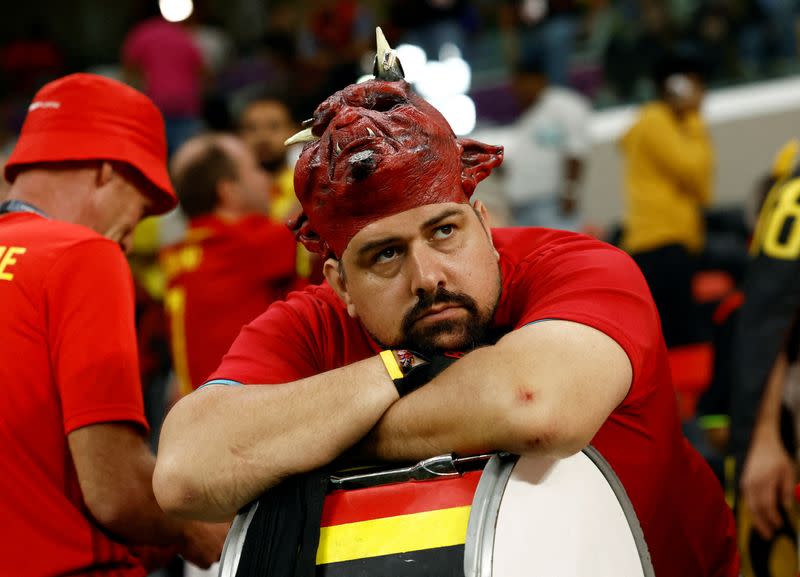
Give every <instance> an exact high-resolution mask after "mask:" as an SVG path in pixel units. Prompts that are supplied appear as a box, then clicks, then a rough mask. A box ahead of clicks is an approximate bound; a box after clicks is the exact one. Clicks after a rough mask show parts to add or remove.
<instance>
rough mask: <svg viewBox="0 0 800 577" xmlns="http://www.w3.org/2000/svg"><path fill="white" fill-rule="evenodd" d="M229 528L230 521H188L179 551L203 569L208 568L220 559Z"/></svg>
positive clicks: (182, 555)
mask: <svg viewBox="0 0 800 577" xmlns="http://www.w3.org/2000/svg"><path fill="white" fill-rule="evenodd" d="M229 528H230V523H202V522H200V521H190V522H188V523H187V524H186V529H185V532H184V538H183V546H182V547H181V549H180V551H179V553H180V555H181V557H183V558H184V559H186V560H187V561H189V562H191V563H193V564H195V565H197V566H198V567H200V568H201V569H207V568H208V567H210V566H211V564H212V563H215V562H216V561H219V558H220V555H222V545H223V544H224V543H225V537H226V535H227V534H228V529H229Z"/></svg>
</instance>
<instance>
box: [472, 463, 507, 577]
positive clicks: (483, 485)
mask: <svg viewBox="0 0 800 577" xmlns="http://www.w3.org/2000/svg"><path fill="white" fill-rule="evenodd" d="M518 459H519V457H518V456H517V455H511V454H509V453H500V454H496V455H494V456H492V458H491V459H489V462H488V463H486V466H485V467H484V468H483V474H482V475H481V478H480V481H478V487H477V488H476V489H475V495H474V496H473V498H472V508H471V510H470V514H469V521H468V522H467V537H466V541H465V543H464V575H465V577H489V576H490V575H491V574H492V560H493V554H494V535H495V530H496V528H497V517H498V515H499V514H500V502H501V501H502V499H503V493H504V492H505V488H506V485H507V484H508V480H509V479H510V478H511V473H512V472H513V470H514V465H516V463H517V460H518Z"/></svg>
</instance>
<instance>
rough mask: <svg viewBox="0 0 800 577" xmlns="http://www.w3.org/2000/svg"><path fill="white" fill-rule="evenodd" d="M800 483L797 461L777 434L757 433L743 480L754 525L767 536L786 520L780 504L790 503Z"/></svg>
mask: <svg viewBox="0 0 800 577" xmlns="http://www.w3.org/2000/svg"><path fill="white" fill-rule="evenodd" d="M796 484H797V473H796V471H795V466H794V462H793V461H792V458H791V457H790V456H789V454H788V453H787V452H786V449H784V447H783V444H782V443H781V441H780V439H779V438H777V437H775V436H774V435H770V436H765V437H754V439H753V444H752V445H751V447H750V451H749V452H748V454H747V458H746V459H745V463H744V468H743V470H742V479H741V482H740V485H741V489H742V494H743V495H744V499H745V503H746V504H747V508H748V509H749V510H750V515H751V517H752V519H753V527H754V528H755V530H756V531H758V534H759V535H761V536H762V537H763V538H764V539H769V538H771V537H772V534H773V533H774V532H775V531H776V530H777V529H778V528H779V527H780V526H781V525H782V524H783V519H782V518H781V512H780V507H781V506H784V507H787V506H788V505H789V504H790V503H791V501H792V498H793V495H794V488H795V485H796Z"/></svg>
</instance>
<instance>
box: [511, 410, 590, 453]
mask: <svg viewBox="0 0 800 577" xmlns="http://www.w3.org/2000/svg"><path fill="white" fill-rule="evenodd" d="M512 439H513V441H512V442H513V444H514V445H515V446H516V449H515V450H514V451H513V452H515V453H518V454H520V455H551V456H553V457H558V458H564V457H568V456H570V455H574V454H575V453H577V452H578V451H580V450H581V449H583V448H584V447H585V446H586V445H588V444H589V441H591V436H587V435H586V434H585V433H584V432H582V431H578V430H575V429H574V428H573V427H571V426H569V424H568V423H566V422H564V420H562V419H557V418H555V417H550V416H545V415H541V414H540V415H537V416H536V417H529V418H522V419H519V420H517V422H516V423H515V424H514V425H513V427H512Z"/></svg>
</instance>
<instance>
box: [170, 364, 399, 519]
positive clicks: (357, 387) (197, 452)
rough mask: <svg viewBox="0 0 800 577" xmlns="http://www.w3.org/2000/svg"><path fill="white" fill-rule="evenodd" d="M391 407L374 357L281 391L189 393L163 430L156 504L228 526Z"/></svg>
mask: <svg viewBox="0 0 800 577" xmlns="http://www.w3.org/2000/svg"><path fill="white" fill-rule="evenodd" d="M397 398H398V397H397V391H396V389H395V388H394V384H393V383H392V381H391V379H390V378H389V376H388V374H387V372H386V369H385V367H384V365H383V363H382V362H381V360H380V359H379V358H378V357H372V358H369V359H366V360H364V361H360V362H358V363H354V364H352V365H349V366H347V367H342V368H340V369H336V370H333V371H329V372H327V373H323V374H321V375H317V376H314V377H309V378H307V379H302V380H300V381H296V382H294V383H287V384H284V385H264V386H246V387H225V386H215V387H209V388H208V389H205V390H201V391H198V392H196V393H193V394H192V395H189V396H188V397H185V398H184V399H182V400H181V401H180V402H179V403H178V404H177V405H176V406H175V408H174V409H173V410H172V411H171V412H170V414H169V415H168V416H167V419H166V421H165V422H164V427H163V429H162V433H161V443H160V446H159V455H158V463H157V465H156V473H155V477H154V487H155V490H156V496H157V498H158V501H159V504H160V505H161V506H162V507H163V508H164V509H165V510H168V511H170V512H172V513H174V514H177V515H182V516H186V517H192V518H201V519H206V520H221V519H224V518H227V517H229V516H230V515H232V514H235V513H236V512H237V511H238V509H239V508H241V507H242V506H243V505H245V504H247V503H248V502H250V501H251V500H253V499H254V498H256V497H258V496H259V495H260V494H261V493H263V492H264V491H265V490H266V489H268V488H269V487H271V486H274V485H275V484H277V483H278V482H280V481H281V480H282V479H283V478H285V477H287V476H289V475H293V474H298V473H302V472H306V471H310V470H314V469H317V468H319V467H321V466H324V465H326V464H328V463H330V462H331V461H333V460H334V459H336V458H337V457H338V456H339V455H340V454H341V453H342V452H344V451H345V450H346V449H348V448H349V447H351V446H352V445H353V444H354V443H356V442H357V441H358V440H359V439H361V438H362V437H363V436H364V435H365V434H366V433H367V432H368V431H369V430H370V429H371V428H372V427H373V426H374V425H375V423H376V422H377V421H378V419H379V418H380V417H381V415H383V413H384V412H385V411H386V409H387V408H388V407H389V406H390V405H391V404H392V403H393V402H394V401H395V400H397Z"/></svg>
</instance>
